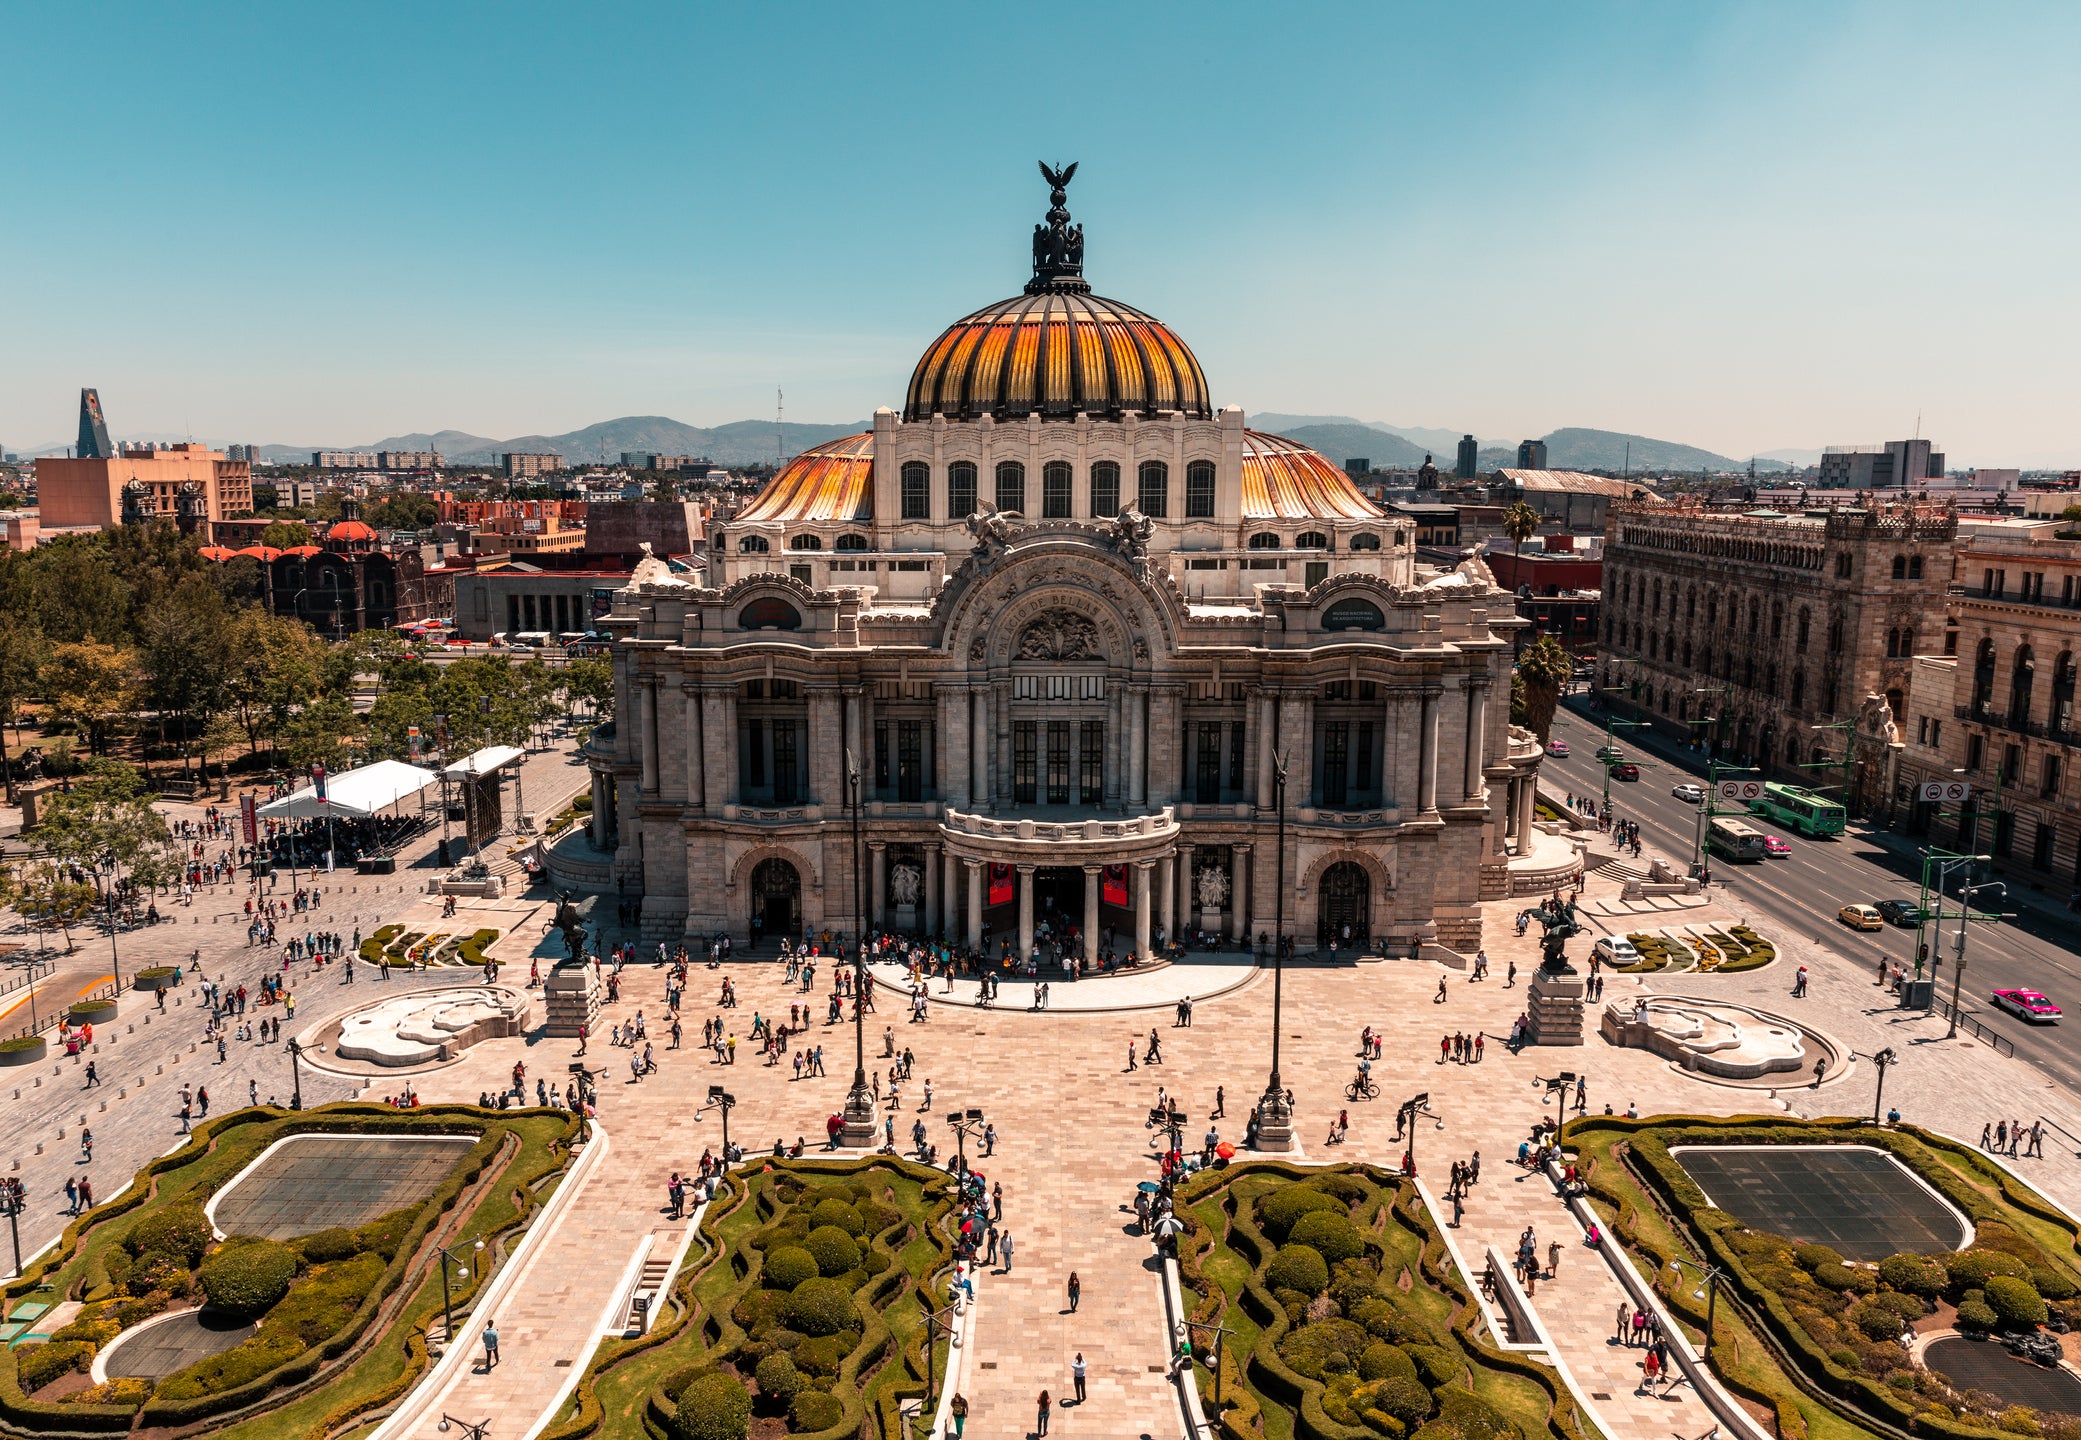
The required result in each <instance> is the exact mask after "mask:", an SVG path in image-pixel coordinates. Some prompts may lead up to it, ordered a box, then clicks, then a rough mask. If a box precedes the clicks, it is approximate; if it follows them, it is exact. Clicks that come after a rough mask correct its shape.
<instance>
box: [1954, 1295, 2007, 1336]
mask: <svg viewBox="0 0 2081 1440" xmlns="http://www.w3.org/2000/svg"><path fill="white" fill-rule="evenodd" d="M1958 1323H1959V1325H1961V1326H1962V1327H1964V1328H1965V1329H1967V1330H1992V1329H1993V1328H1994V1327H1995V1326H1996V1325H1998V1324H1999V1323H2001V1322H2000V1321H1998V1320H1997V1319H1996V1318H1995V1314H1994V1311H1992V1310H1991V1309H1989V1308H1988V1306H1987V1302H1986V1301H1985V1300H1961V1301H1960V1302H1959V1304H1958Z"/></svg>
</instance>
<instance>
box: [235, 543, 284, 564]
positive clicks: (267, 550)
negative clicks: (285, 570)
mask: <svg viewBox="0 0 2081 1440" xmlns="http://www.w3.org/2000/svg"><path fill="white" fill-rule="evenodd" d="M238 553H239V554H241V555H250V556H252V557H253V558H254V559H255V560H260V561H267V560H274V559H277V558H279V557H280V556H281V553H282V552H281V551H279V550H277V549H275V547H274V546H272V545H248V546H246V547H245V548H244V549H243V550H240V551H239V552H238Z"/></svg>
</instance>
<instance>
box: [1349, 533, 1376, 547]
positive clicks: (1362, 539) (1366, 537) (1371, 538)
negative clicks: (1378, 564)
mask: <svg viewBox="0 0 2081 1440" xmlns="http://www.w3.org/2000/svg"><path fill="white" fill-rule="evenodd" d="M1351 548H1352V549H1353V550H1378V549H1379V548H1380V537H1379V536H1378V535H1372V534H1367V533H1364V532H1361V533H1359V534H1357V535H1354V536H1352V537H1351Z"/></svg>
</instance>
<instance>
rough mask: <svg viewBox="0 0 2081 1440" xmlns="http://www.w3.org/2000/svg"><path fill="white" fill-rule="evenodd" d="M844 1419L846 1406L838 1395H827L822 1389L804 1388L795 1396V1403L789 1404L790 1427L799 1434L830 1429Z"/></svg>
mask: <svg viewBox="0 0 2081 1440" xmlns="http://www.w3.org/2000/svg"><path fill="white" fill-rule="evenodd" d="M843 1419H845V1406H843V1405H841V1404H840V1403H839V1402H838V1398H837V1397H836V1396H833V1395H826V1394H825V1393H824V1392H823V1391H821V1390H804V1391H803V1392H802V1393H801V1394H800V1395H797V1396H796V1397H795V1403H794V1404H792V1405H790V1406H788V1429H790V1430H792V1431H794V1432H795V1433H796V1434H798V1435H800V1434H805V1433H809V1432H814V1431H818V1430H829V1429H830V1428H831V1427H832V1426H834V1425H836V1424H837V1423H838V1422H839V1421H841V1420H843Z"/></svg>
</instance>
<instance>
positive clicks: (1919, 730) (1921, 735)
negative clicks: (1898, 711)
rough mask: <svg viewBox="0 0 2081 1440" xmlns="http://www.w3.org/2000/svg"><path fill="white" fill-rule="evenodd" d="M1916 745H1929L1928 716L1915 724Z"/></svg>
mask: <svg viewBox="0 0 2081 1440" xmlns="http://www.w3.org/2000/svg"><path fill="white" fill-rule="evenodd" d="M1915 743H1916V744H1917V745H1927V744H1928V743H1929V717H1928V716H1927V715H1924V716H1922V717H1921V718H1920V719H1918V720H1917V721H1916V722H1915Z"/></svg>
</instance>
